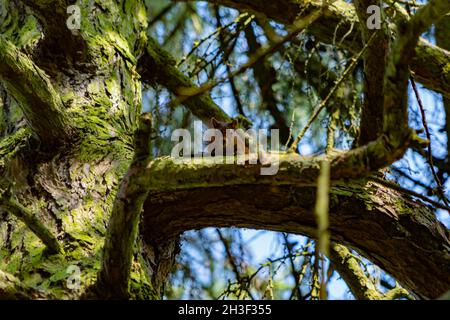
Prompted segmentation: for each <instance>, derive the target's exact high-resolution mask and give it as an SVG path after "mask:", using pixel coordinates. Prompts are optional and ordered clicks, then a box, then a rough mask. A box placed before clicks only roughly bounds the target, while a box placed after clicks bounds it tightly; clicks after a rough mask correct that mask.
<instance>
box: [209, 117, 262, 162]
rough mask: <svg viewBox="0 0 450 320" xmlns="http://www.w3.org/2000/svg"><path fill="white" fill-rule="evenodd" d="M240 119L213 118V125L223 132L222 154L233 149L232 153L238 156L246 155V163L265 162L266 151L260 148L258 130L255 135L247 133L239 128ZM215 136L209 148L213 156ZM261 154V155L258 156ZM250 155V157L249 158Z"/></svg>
mask: <svg viewBox="0 0 450 320" xmlns="http://www.w3.org/2000/svg"><path fill="white" fill-rule="evenodd" d="M238 124H239V123H238V120H236V119H234V120H233V121H231V122H225V121H219V120H217V119H215V118H211V126H212V128H214V129H217V130H219V131H220V132H221V133H222V139H223V142H222V145H223V152H222V155H226V154H227V149H229V150H233V152H232V154H233V155H235V156H236V155H237V156H244V155H245V156H246V159H245V163H251V164H256V163H260V164H261V163H262V164H264V162H265V159H266V158H267V157H266V153H265V152H264V151H262V150H259V151H257V150H258V148H257V142H256V139H257V137H256V132H255V136H251V135H249V134H246V133H245V132H244V130H242V129H239V128H238ZM214 141H215V137H214V136H213V137H211V139H210V144H209V145H208V147H207V150H208V151H209V152H210V154H211V155H212V156H214V155H215V154H216V152H215V149H214V147H215V146H214V144H213V142H214ZM258 154H259V157H258ZM247 156H248V158H247Z"/></svg>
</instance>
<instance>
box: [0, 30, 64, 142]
mask: <svg viewBox="0 0 450 320" xmlns="http://www.w3.org/2000/svg"><path fill="white" fill-rule="evenodd" d="M0 80H1V81H2V82H3V83H4V84H5V87H6V89H7V90H8V92H9V93H10V94H11V95H12V96H13V97H14V98H15V99H16V100H17V101H18V102H19V105H20V107H21V108H22V110H23V113H24V114H25V117H26V119H27V120H28V123H29V124H30V126H31V128H32V129H33V131H34V132H35V133H36V134H37V136H38V137H39V138H40V140H41V142H42V144H43V146H44V147H47V148H48V149H51V148H55V147H56V146H60V145H62V144H63V143H64V141H67V140H68V139H69V138H70V137H71V135H72V134H73V129H72V127H71V125H70V121H69V119H68V117H67V115H66V114H65V111H64V105H63V103H62V100H61V98H60V96H59V95H58V93H57V92H56V91H55V89H54V88H53V86H52V84H51V82H50V80H49V78H48V77H47V76H46V74H45V73H44V72H43V71H42V70H41V69H39V68H38V67H37V66H36V65H35V64H34V63H33V61H31V60H30V59H29V58H28V57H27V56H26V55H24V54H23V53H21V52H20V51H19V50H18V49H17V48H16V47H15V46H14V45H13V44H12V43H11V42H9V41H7V40H6V39H4V38H3V37H1V36H0Z"/></svg>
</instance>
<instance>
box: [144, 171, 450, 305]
mask: <svg viewBox="0 0 450 320" xmlns="http://www.w3.org/2000/svg"><path fill="white" fill-rule="evenodd" d="M160 168H161V169H159V166H158V167H156V168H154V170H153V171H152V173H151V175H152V176H153V177H154V178H155V180H156V181H161V180H158V178H159V177H160V176H161V175H162V174H165V175H167V171H165V170H163V169H162V168H163V166H161V167H160ZM197 170H198V169H197ZM243 170H244V169H243ZM175 172H177V174H176V175H173V180H172V181H167V182H162V183H159V184H158V186H155V185H153V186H152V187H151V190H150V194H149V198H148V199H147V201H146V203H145V205H144V208H145V214H144V221H143V229H142V230H143V234H144V236H145V238H146V239H151V241H152V242H159V241H163V240H165V239H171V238H176V237H177V236H178V235H180V234H181V233H182V232H184V231H186V230H192V229H201V228H205V227H212V226H214V227H239V228H252V229H264V230H273V231H281V232H289V233H297V234H303V235H307V236H309V237H313V238H314V237H315V236H316V222H315V217H314V215H313V213H312V211H313V208H314V204H315V187H314V179H311V181H310V182H309V183H306V181H307V179H308V174H307V173H306V174H305V177H304V179H305V180H303V182H301V181H300V180H297V181H292V183H291V184H288V185H286V183H288V179H282V180H277V179H273V180H272V181H271V182H270V181H265V182H260V181H258V180H255V179H253V178H254V176H247V177H246V178H243V177H241V176H240V175H239V173H238V172H235V173H234V174H233V173H230V174H229V175H220V174H218V172H217V171H214V170H209V175H206V174H205V175H200V178H198V179H197V178H196V177H197V175H196V176H193V175H192V174H191V175H189V172H187V171H186V172H184V174H183V172H182V171H173V173H175ZM233 177H234V178H236V180H233ZM245 180H247V181H245ZM174 181H179V182H178V183H177V184H176V187H175V184H174ZM210 181H211V183H209V182H210ZM208 185H210V186H208ZM177 189H178V190H177ZM330 193H331V197H330V217H329V219H330V232H331V239H332V240H334V241H336V242H338V243H343V244H346V245H348V246H350V247H352V248H354V249H356V250H357V251H359V252H360V253H361V254H362V255H364V256H365V257H367V258H368V259H370V260H371V261H373V262H374V263H376V264H377V265H378V266H380V267H381V268H383V269H384V270H385V271H387V272H388V273H390V274H391V275H393V276H394V277H395V278H396V279H397V280H398V281H399V282H400V283H401V284H402V286H404V287H405V288H407V289H410V290H411V291H412V292H413V293H414V294H416V295H417V296H419V297H421V298H437V297H438V296H440V295H441V294H442V293H444V292H446V291H447V290H448V288H449V287H450V278H449V274H450V240H449V233H448V231H447V229H446V228H445V227H444V226H443V225H442V224H441V223H440V222H438V221H437V220H436V217H435V215H434V212H433V211H432V210H430V209H429V208H427V207H426V206H424V205H423V204H422V203H420V202H418V201H415V200H412V199H410V198H409V197H407V196H402V195H401V194H399V193H397V192H395V191H392V190H390V189H386V188H385V187H381V186H379V185H377V184H375V183H370V182H369V183H367V182H364V181H362V182H358V183H356V182H355V183H352V184H347V183H346V184H339V185H335V186H334V187H332V189H331V192H330ZM162 225H163V226H165V227H164V228H161V227H160V226H162Z"/></svg>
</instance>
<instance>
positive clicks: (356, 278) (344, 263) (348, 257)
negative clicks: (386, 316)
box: [328, 243, 382, 300]
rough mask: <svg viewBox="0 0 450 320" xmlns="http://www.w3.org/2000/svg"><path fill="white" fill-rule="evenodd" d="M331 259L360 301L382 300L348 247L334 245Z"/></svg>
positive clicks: (330, 255) (331, 250)
mask: <svg viewBox="0 0 450 320" xmlns="http://www.w3.org/2000/svg"><path fill="white" fill-rule="evenodd" d="M328 257H329V259H330V261H331V263H332V264H333V266H334V268H335V269H336V270H337V272H339V274H340V276H341V277H342V279H344V281H345V283H346V284H347V285H348V287H349V289H350V291H351V292H352V294H353V295H354V296H355V298H356V299H358V300H380V299H381V297H382V296H381V294H380V292H378V290H377V288H376V287H375V285H374V284H373V282H372V281H371V280H370V279H369V278H368V277H367V276H366V274H365V273H364V271H363V270H362V269H361V266H360V265H359V262H358V260H357V259H356V258H355V257H354V255H353V254H352V253H351V252H350V250H348V249H347V248H346V247H344V246H342V245H339V244H336V243H333V244H332V245H331V248H330V254H329V256H328Z"/></svg>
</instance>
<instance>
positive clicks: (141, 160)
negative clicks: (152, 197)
mask: <svg viewBox="0 0 450 320" xmlns="http://www.w3.org/2000/svg"><path fill="white" fill-rule="evenodd" d="M150 133H151V118H150V114H149V113H146V114H143V115H142V116H141V118H140V124H139V129H138V131H137V134H136V137H135V156H134V159H133V162H132V163H131V165H130V168H129V170H128V172H127V174H126V175H125V177H124V178H123V180H122V182H121V184H120V189H119V192H118V194H117V196H116V199H115V202H114V206H113V211H112V213H111V218H110V221H109V225H108V229H107V230H108V231H107V235H106V240H105V246H104V249H103V260H102V268H101V270H100V272H99V274H98V280H97V283H96V288H95V289H96V293H97V295H98V296H100V297H102V298H107V299H127V298H128V297H129V291H128V287H129V280H130V271H131V263H132V260H133V249H134V246H135V242H136V237H137V232H138V224H139V218H140V215H141V212H142V206H143V204H144V201H145V199H146V198H147V194H148V189H149V186H148V177H146V176H144V175H142V172H144V171H145V168H146V166H147V164H148V161H149V157H150V155H151V150H150Z"/></svg>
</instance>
